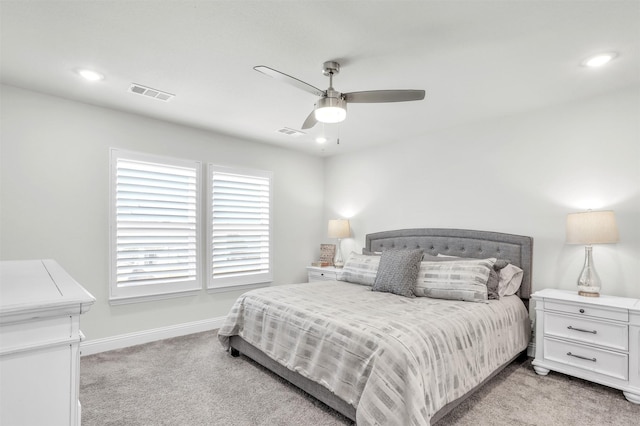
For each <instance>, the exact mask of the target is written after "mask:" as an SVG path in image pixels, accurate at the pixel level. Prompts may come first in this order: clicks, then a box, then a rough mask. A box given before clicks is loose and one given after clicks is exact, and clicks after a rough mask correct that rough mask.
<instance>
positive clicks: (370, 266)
mask: <svg viewBox="0 0 640 426" xmlns="http://www.w3.org/2000/svg"><path fill="white" fill-rule="evenodd" d="M379 264H380V256H367V255H364V254H358V253H356V252H353V251H352V252H351V254H350V255H349V257H348V258H347V261H346V262H345V264H344V267H343V268H342V270H341V271H340V272H338V281H347V282H350V283H355V284H364V285H369V286H372V285H373V283H374V281H375V280H376V274H377V273H378V265H379Z"/></svg>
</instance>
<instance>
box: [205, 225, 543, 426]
mask: <svg viewBox="0 0 640 426" xmlns="http://www.w3.org/2000/svg"><path fill="white" fill-rule="evenodd" d="M532 246H533V240H532V238H530V237H525V236H519V235H512V234H504V233H496V232H487V231H472V230H460V229H433V228H427V229H405V230H397V231H385V232H378V233H373V234H368V235H367V236H366V246H365V248H364V251H365V252H367V253H370V254H373V253H384V252H385V250H393V249H407V250H412V249H422V250H423V252H424V254H425V255H427V256H436V255H441V256H442V255H445V256H456V257H462V258H475V259H486V258H494V259H504V260H506V261H508V262H509V263H511V264H512V265H515V266H517V267H519V268H521V269H522V281H521V284H520V286H519V288H518V289H517V293H516V294H515V295H513V296H506V297H502V298H501V299H500V300H491V301H487V302H484V303H474V302H469V301H457V300H443V299H434V298H430V297H415V298H409V297H402V296H398V295H395V294H391V293H383V292H378V291H371V288H369V287H367V286H364V285H361V284H354V283H349V282H342V281H330V282H327V281H322V282H316V283H307V284H292V285H282V286H274V287H268V288H263V289H258V290H253V291H250V292H248V293H245V294H244V295H242V296H241V297H240V298H239V299H238V300H237V301H236V303H235V305H234V307H233V308H232V310H231V312H230V313H229V315H228V316H227V319H226V321H225V324H224V325H223V326H222V327H221V328H220V330H219V332H218V338H219V339H220V342H221V343H222V345H223V346H224V347H225V348H226V349H228V350H229V352H230V353H231V354H232V355H233V356H238V355H239V354H240V353H241V354H243V355H245V356H247V357H249V358H251V359H253V360H255V361H256V362H258V363H259V364H261V365H263V366H265V367H266V368H268V369H269V370H271V371H273V372H275V373H276V374H278V375H280V376H281V377H283V378H284V379H285V380H287V381H289V382H291V383H292V384H294V385H296V386H298V387H299V388H301V389H302V390H304V391H305V392H307V393H309V394H310V395H312V396H314V397H315V398H317V399H318V400H320V401H322V402H323V403H325V404H327V405H328V406H330V407H332V408H333V409H335V410H336V411H338V412H339V413H341V414H343V415H345V416H346V417H348V418H349V419H351V420H354V421H356V422H357V423H358V424H359V425H369V424H385V425H393V424H398V425H400V424H402V425H427V424H434V423H435V422H437V421H438V420H439V419H441V418H442V417H443V416H444V415H446V414H447V413H448V412H450V411H451V410H452V409H453V408H454V407H455V406H457V405H458V404H459V403H460V402H462V401H464V399H466V398H467V397H468V396H469V395H470V394H472V393H473V392H475V391H476V390H477V389H479V388H480V387H481V386H482V385H483V384H484V383H486V382H487V381H488V380H490V379H491V378H492V377H494V376H495V375H496V374H497V373H499V372H500V371H501V370H502V369H503V368H504V367H506V366H507V365H508V364H509V363H511V362H512V361H513V360H514V359H515V358H517V357H518V356H520V355H522V354H523V353H526V347H527V345H528V342H529V338H530V321H529V315H528V312H527V309H528V301H529V295H530V293H531V265H532Z"/></svg>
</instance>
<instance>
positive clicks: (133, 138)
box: [0, 86, 323, 340]
mask: <svg viewBox="0 0 640 426" xmlns="http://www.w3.org/2000/svg"><path fill="white" fill-rule="evenodd" d="M0 89H1V94H2V96H1V104H0V105H1V108H2V122H1V125H2V129H1V132H2V133H1V134H0V143H1V145H0V155H1V157H2V158H1V166H2V171H1V175H0V177H1V180H0V184H1V198H0V214H1V217H0V259H2V260H13V259H38V258H53V259H56V260H57V261H58V262H59V263H60V264H61V265H62V266H63V267H64V268H65V269H66V270H67V271H68V272H69V273H70V274H71V276H73V277H74V278H75V279H76V280H77V281H78V282H80V283H81V284H82V285H83V286H84V287H86V288H87V289H88V290H89V291H90V292H91V293H92V294H93V295H94V296H95V297H96V298H97V302H96V303H95V305H94V306H93V307H92V309H91V310H90V311H89V312H88V313H87V314H86V315H84V316H83V318H82V329H83V332H84V333H85V334H86V335H87V338H88V339H89V340H93V339H100V338H104V337H110V336H117V335H121V334H127V333H133V332H137V331H141V330H147V329H154V328H161V327H166V326H171V325H175V324H182V323H188V322H195V321H201V320H205V319H209V318H215V317H221V316H224V315H226V314H227V312H228V311H229V309H230V307H231V304H232V303H233V301H234V300H235V299H236V298H237V297H238V296H239V294H240V292H239V291H232V292H227V293H217V294H207V293H206V292H204V291H201V292H200V294H199V295H198V296H193V297H182V298H176V299H168V300H163V301H156V302H145V303H136V304H131V305H120V306H110V305H109V303H108V259H109V256H108V253H109V252H108V250H109V244H108V211H109V208H108V202H109V183H108V182H109V180H108V179H109V169H108V166H109V148H110V147H117V148H122V149H128V150H134V151H140V152H146V153H152V154H158V155H165V156H174V157H178V158H188V159H195V160H201V161H202V162H203V164H206V163H207V162H212V163H215V164H220V165H229V166H239V167H249V168H255V169H262V170H271V171H273V173H274V180H273V190H274V206H273V213H274V217H273V232H274V253H273V258H274V283H276V284H282V283H292V282H303V281H306V271H305V266H306V265H308V264H310V262H311V261H312V260H313V259H314V258H315V257H316V256H317V253H316V252H317V246H318V244H319V242H320V240H321V239H322V235H323V234H322V233H323V227H322V226H321V223H322V221H323V212H322V196H323V189H322V181H323V161H322V159H321V158H316V157H311V156H308V155H305V154H301V153H297V152H293V151H290V150H285V149H281V148H277V147H274V146H270V145H266V144H260V143H254V142H249V141H244V140H240V139H234V138H231V137H229V136H223V135H217V134H214V133H210V132H206V131H202V130H198V129H193V128H189V127H183V126H179V125H175V124H170V123H167V122H162V121H157V120H152V119H149V118H145V117H141V116H137V115H132V114H126V113H122V112H117V111H113V110H110V109H105V108H100V107H95V106H91V105H86V104H81V103H77V102H73V101H69V100H65V99H61V98H57V97H51V96H47V95H42V94H38V93H35V92H31V91H26V90H22V89H18V88H15V87H11V86H0Z"/></svg>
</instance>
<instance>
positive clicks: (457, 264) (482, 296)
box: [413, 258, 496, 302]
mask: <svg viewBox="0 0 640 426" xmlns="http://www.w3.org/2000/svg"><path fill="white" fill-rule="evenodd" d="M495 262H496V259H495V258H489V259H454V260H451V261H424V262H421V263H420V274H419V277H418V280H417V283H416V286H415V288H414V290H413V292H414V293H415V295H416V296H423V297H432V298H435V299H449V300H464V301H468V302H486V301H487V299H488V290H487V281H488V280H489V275H490V274H491V271H492V270H493V265H494V263H495Z"/></svg>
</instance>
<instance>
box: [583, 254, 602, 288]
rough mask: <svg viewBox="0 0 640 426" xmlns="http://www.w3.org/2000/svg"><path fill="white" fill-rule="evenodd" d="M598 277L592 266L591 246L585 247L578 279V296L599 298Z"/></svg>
mask: <svg viewBox="0 0 640 426" xmlns="http://www.w3.org/2000/svg"><path fill="white" fill-rule="evenodd" d="M600 288H601V284H600V277H599V276H598V273H597V272H596V268H595V267H594V266H593V256H592V248H591V246H585V251H584V267H583V268H582V272H581V273H580V277H578V294H579V295H580V296H586V297H598V296H600Z"/></svg>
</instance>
